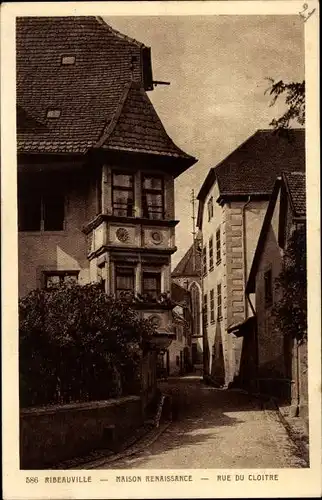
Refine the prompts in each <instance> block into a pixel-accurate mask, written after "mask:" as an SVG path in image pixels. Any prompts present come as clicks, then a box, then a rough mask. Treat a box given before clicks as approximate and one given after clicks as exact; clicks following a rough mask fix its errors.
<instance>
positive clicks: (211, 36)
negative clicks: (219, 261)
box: [104, 15, 304, 268]
mask: <svg viewBox="0 0 322 500" xmlns="http://www.w3.org/2000/svg"><path fill="white" fill-rule="evenodd" d="M104 19H105V21H106V22H107V23H108V24H110V25H111V26H112V27H113V28H115V29H117V30H119V31H120V32H122V33H124V34H126V35H128V36H130V37H133V38H135V39H137V40H139V41H140V42H143V43H144V44H145V45H147V46H149V47H151V52H152V68H153V78H154V80H162V81H167V82H170V85H169V86H165V85H164V86H163V85H162V86H161V85H160V86H157V87H156V88H155V89H154V90H153V91H152V92H149V93H148V95H149V98H150V99H151V101H152V103H153V105H154V107H155V109H156V111H157V113H158V115H159V117H160V118H161V120H162V123H163V125H164V127H165V129H166V131H167V133H168V134H169V135H170V137H171V138H172V140H173V141H174V142H175V143H176V144H177V145H178V146H179V147H180V148H182V149H183V150H184V151H185V152H187V153H189V154H191V155H193V156H194V157H196V158H197V159H198V162H197V163H196V164H195V165H194V166H193V167H191V168H190V169H189V170H187V171H186V172H184V173H183V174H181V175H180V176H179V177H178V178H177V179H176V181H175V197H176V199H175V203H176V219H178V220H179V221H180V223H179V224H178V225H177V228H176V245H177V247H178V250H177V252H176V253H175V254H174V255H173V256H172V268H174V267H175V265H176V264H177V263H178V262H179V260H180V259H181V258H182V257H183V255H184V253H185V252H186V251H187V249H188V248H189V246H190V245H191V243H192V234H191V232H192V219H191V215H192V206H191V202H190V200H191V191H192V189H194V191H195V194H196V195H197V194H198V191H199V189H200V187H201V185H202V183H203V181H204V179H205V177H206V175H207V173H208V171H209V169H210V168H211V167H215V166H216V165H217V164H218V163H219V162H220V161H221V160H223V159H224V158H225V157H226V156H227V155H228V154H230V153H231V152H232V151H233V150H234V149H236V147H238V146H239V144H241V143H242V142H243V141H245V140H246V139H247V138H248V137H250V136H251V135H252V134H253V133H254V132H255V131H256V130H257V129H263V128H269V123H270V121H271V120H272V118H274V117H276V116H278V115H279V113H280V112H282V110H283V109H284V107H283V104H282V102H281V104H279V103H278V102H277V104H276V105H275V106H273V107H270V106H269V105H270V102H271V98H270V96H269V95H268V94H266V95H265V90H266V89H267V88H268V86H269V82H268V80H267V78H269V77H270V78H273V79H274V80H280V79H282V80H284V81H301V80H303V79H304V28H303V21H302V20H301V18H300V17H299V16H291V15H289V16H273V15H270V16H268V15H267V16H259V15H254V16H250V15H248V16H240V15H239V16H237V15H236V16H224V15H220V16H219V15H211V16H202V17H201V16H154V17H151V16H146V17H141V16H133V17H104ZM196 210H197V204H196Z"/></svg>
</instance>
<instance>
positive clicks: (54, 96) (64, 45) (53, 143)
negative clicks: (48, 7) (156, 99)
mask: <svg viewBox="0 0 322 500" xmlns="http://www.w3.org/2000/svg"><path fill="white" fill-rule="evenodd" d="M16 33H17V34H16V39H17V123H18V127H17V128H18V130H17V132H18V138H17V139H18V140H17V144H18V151H19V152H32V153H33V152H34V153H37V152H38V153H44V152H48V153H55V152H57V153H85V152H87V150H88V149H89V148H93V147H95V146H96V147H97V144H99V145H100V146H102V145H104V148H108V149H113V150H126V151H141V152H149V153H154V154H159V155H170V156H175V157H180V158H183V159H184V160H188V162H190V164H192V163H194V162H195V160H194V158H192V157H190V156H189V155H186V154H185V153H184V152H183V151H181V150H180V149H179V148H177V146H175V144H174V143H173V142H172V141H171V139H170V138H169V137H168V135H167V134H166V132H165V130H164V128H163V126H162V124H161V121H160V119H159V118H158V116H157V114H156V113H155V111H154V109H153V106H152V104H151V102H150V100H149V99H148V97H147V95H146V92H145V90H144V89H143V87H144V82H143V81H144V75H143V70H142V66H143V59H144V55H143V52H142V51H143V50H145V49H147V47H145V46H144V45H143V44H142V43H140V42H138V41H136V40H134V39H132V38H129V37H127V36H125V35H122V34H120V33H119V32H117V31H116V30H114V29H113V28H111V27H110V26H108V25H107V24H106V23H105V22H104V21H103V20H101V19H100V18H96V17H27V18H26V17H24V18H18V19H17V31H16ZM147 50H149V49H147ZM63 56H71V57H75V62H74V64H67V65H66V64H62V57H63ZM131 82H132V83H131ZM48 110H57V111H58V112H59V117H58V118H48V117H47V112H48ZM102 136H103V138H104V140H102Z"/></svg>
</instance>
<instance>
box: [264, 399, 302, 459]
mask: <svg viewBox="0 0 322 500" xmlns="http://www.w3.org/2000/svg"><path fill="white" fill-rule="evenodd" d="M269 402H270V403H271V404H272V405H273V406H274V409H275V410H276V413H277V415H278V418H279V420H280V422H281V423H282V424H283V426H284V428H285V430H286V432H287V434H288V436H289V438H290V439H291V441H292V442H293V443H294V444H295V446H296V447H297V449H298V450H299V453H300V455H301V457H302V458H303V460H304V461H305V462H306V463H307V466H308V467H309V466H310V450H309V446H307V445H305V443H303V442H302V441H301V440H300V439H299V438H298V437H297V436H296V435H295V433H294V430H293V429H292V426H291V425H290V424H289V423H288V421H287V420H286V418H285V417H284V415H283V413H282V412H281V410H280V408H279V406H278V404H277V402H276V401H275V400H274V399H273V398H271V399H270V401H269Z"/></svg>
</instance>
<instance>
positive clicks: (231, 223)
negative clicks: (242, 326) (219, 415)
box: [202, 182, 268, 385]
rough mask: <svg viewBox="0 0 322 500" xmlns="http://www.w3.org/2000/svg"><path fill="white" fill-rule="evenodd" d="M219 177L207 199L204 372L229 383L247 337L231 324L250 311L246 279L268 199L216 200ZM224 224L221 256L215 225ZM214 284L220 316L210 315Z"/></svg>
mask: <svg viewBox="0 0 322 500" xmlns="http://www.w3.org/2000/svg"><path fill="white" fill-rule="evenodd" d="M219 195H220V192H219V188H218V184H217V182H215V183H214V184H213V186H212V188H211V189H210V190H209V193H208V194H207V197H206V199H205V201H204V209H203V216H202V236H203V247H204V246H205V245H206V249H207V273H206V274H205V275H204V276H203V297H204V296H205V294H206V295H207V305H208V314H207V327H206V335H204V349H205V351H206V353H205V356H204V364H205V367H204V368H205V372H206V374H208V375H209V376H210V377H211V378H212V379H214V380H215V381H217V382H218V383H220V384H225V385H228V384H229V383H231V382H233V380H234V378H235V377H236V376H238V374H239V369H240V361H241V352H242V339H241V338H236V337H235V336H234V335H232V334H228V332H227V330H228V328H229V327H230V326H231V325H234V324H236V323H238V322H240V321H243V320H244V319H245V318H246V317H247V316H248V315H250V314H251V311H250V309H249V305H248V303H247V302H246V296H245V283H246V280H247V276H248V273H249V270H250V265H251V262H252V259H253V255H254V252H255V249H256V245H257V241H258V237H259V234H260V230H261V226H262V222H263V219H264V216H265V212H266V209H267V205H268V202H266V201H257V200H256V201H253V200H251V201H243V202H240V201H229V202H225V203H223V204H219V203H217V201H216V200H218V198H219ZM211 197H212V198H213V207H214V209H213V217H212V218H211V219H210V220H208V210H207V204H208V201H209V199H210V198H211ZM218 229H220V254H221V259H220V260H219V261H217V259H216V231H217V230H218ZM211 237H212V238H213V255H214V256H213V258H214V267H213V269H212V270H210V269H209V239H210V238H211ZM218 284H221V292H222V295H221V301H222V317H221V318H218V316H217V303H218V297H217V285H218ZM211 290H214V297H215V304H214V310H215V318H214V321H211V319H210V291H211Z"/></svg>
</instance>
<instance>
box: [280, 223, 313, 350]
mask: <svg viewBox="0 0 322 500" xmlns="http://www.w3.org/2000/svg"><path fill="white" fill-rule="evenodd" d="M276 289H277V290H278V292H279V294H280V300H279V301H278V302H277V304H276V305H275V307H274V308H273V319H274V328H275V329H277V330H278V331H280V332H282V333H283V334H284V335H287V336H289V337H291V338H295V339H297V341H298V342H300V343H301V342H304V341H305V340H306V339H307V272H306V231H305V226H304V225H303V226H299V227H298V228H297V229H296V230H295V231H294V232H293V234H292V236H291V238H290V241H289V244H288V246H287V249H286V252H285V254H284V262H283V269H282V272H281V273H280V275H279V277H278V278H277V280H276Z"/></svg>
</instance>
